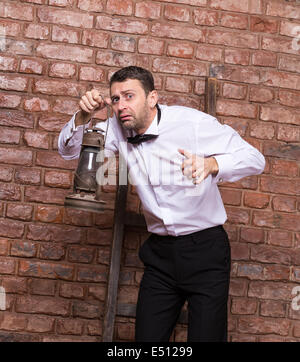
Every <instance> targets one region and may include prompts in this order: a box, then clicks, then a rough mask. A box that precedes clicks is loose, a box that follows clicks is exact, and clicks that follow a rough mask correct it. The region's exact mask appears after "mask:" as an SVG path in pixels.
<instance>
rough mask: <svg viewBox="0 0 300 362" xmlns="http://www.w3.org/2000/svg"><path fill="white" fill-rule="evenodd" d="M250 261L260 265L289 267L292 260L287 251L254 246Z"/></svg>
mask: <svg viewBox="0 0 300 362" xmlns="http://www.w3.org/2000/svg"><path fill="white" fill-rule="evenodd" d="M250 259H251V260H255V261H258V262H261V263H274V264H279V265H291V262H292V258H291V253H290V250H289V249H282V248H275V247H274V246H269V245H255V246H254V247H252V248H251V253H250Z"/></svg>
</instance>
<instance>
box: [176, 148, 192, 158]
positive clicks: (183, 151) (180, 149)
mask: <svg viewBox="0 0 300 362" xmlns="http://www.w3.org/2000/svg"><path fill="white" fill-rule="evenodd" d="M178 152H179V153H181V154H182V155H183V156H185V157H187V158H190V157H192V156H193V154H192V153H190V152H189V151H186V150H184V149H183V148H178Z"/></svg>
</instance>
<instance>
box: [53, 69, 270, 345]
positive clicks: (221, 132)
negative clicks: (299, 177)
mask: <svg viewBox="0 0 300 362" xmlns="http://www.w3.org/2000/svg"><path fill="white" fill-rule="evenodd" d="M105 102H106V103H108V104H110V105H111V107H112V109H113V112H114V116H113V117H112V118H110V120H109V122H110V123H109V128H108V131H107V138H106V145H105V148H106V149H107V150H110V151H113V152H117V151H118V150H119V151H120V153H122V155H123V156H124V158H125V159H126V160H127V165H128V170H129V175H130V178H131V181H132V182H133V183H134V184H135V185H136V190H137V192H138V195H139V197H140V199H141V202H142V206H143V210H144V215H145V219H146V222H147V227H148V231H149V232H151V233H152V234H151V236H150V237H149V238H148V239H147V240H146V241H145V242H144V244H143V245H142V247H141V249H140V252H139V256H140V258H141V260H142V261H143V263H144V265H145V270H144V275H143V278H142V281H141V285H140V291H139V296H138V302H137V311H136V341H138V342H147V341H149V342H165V341H168V340H169V338H170V335H171V333H172V330H173V328H174V326H175V323H176V320H177V318H178V315H179V313H180V310H181V308H182V306H183V304H184V302H185V301H186V300H187V301H188V341H190V342H194V341H226V340H227V300H228V287H229V276H230V246H229V242H228V236H227V233H226V232H225V230H224V228H223V226H222V225H223V224H224V222H225V221H226V212H225V209H224V205H223V203H222V199H221V196H220V193H219V190H218V186H217V184H218V183H219V182H222V181H231V182H232V181H236V180H238V179H240V178H242V177H245V176H249V175H254V174H259V173H261V172H262V171H263V170H264V166H265V160H264V157H263V156H262V154H261V153H259V152H258V151H257V150H256V149H255V148H254V147H252V146H251V145H249V144H248V143H247V142H245V141H244V140H243V139H242V138H241V137H240V136H239V135H238V134H237V132H235V131H234V130H233V129H232V128H230V127H229V126H227V125H221V124H220V123H219V122H218V121H217V120H216V119H215V118H214V117H212V116H210V115H208V114H205V113H203V112H200V111H198V110H195V109H192V108H187V107H181V106H166V105H160V104H158V94H157V91H156V90H155V89H154V82H153V77H152V74H151V73H150V72H148V71H147V70H145V69H143V68H139V67H126V68H123V69H121V70H119V71H118V72H116V73H114V75H113V76H112V78H111V80H110V99H108V98H107V99H106V100H105ZM105 102H104V100H103V98H102V96H101V95H100V93H99V92H98V91H97V90H95V89H94V90H92V91H89V92H87V93H86V94H85V95H84V96H83V97H82V98H81V100H80V102H79V106H80V111H79V112H77V113H76V114H75V115H74V116H73V117H72V119H71V120H70V122H68V123H67V124H66V125H65V127H64V128H63V130H62V131H61V134H60V136H59V152H60V154H61V155H62V156H63V157H64V158H66V159H72V158H76V157H78V155H79V151H80V140H81V137H82V125H84V124H86V123H87V122H88V121H89V120H90V118H91V115H92V113H93V111H94V110H95V109H101V108H104V107H105Z"/></svg>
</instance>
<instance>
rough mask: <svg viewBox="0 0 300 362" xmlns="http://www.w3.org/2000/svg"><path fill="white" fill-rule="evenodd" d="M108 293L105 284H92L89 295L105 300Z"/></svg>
mask: <svg viewBox="0 0 300 362" xmlns="http://www.w3.org/2000/svg"><path fill="white" fill-rule="evenodd" d="M105 295H106V288H105V286H104V285H101V286H97V285H90V286H89V287H88V296H89V297H92V298H93V299H96V300H100V301H104V300H105Z"/></svg>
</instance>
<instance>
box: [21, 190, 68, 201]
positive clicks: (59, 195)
mask: <svg viewBox="0 0 300 362" xmlns="http://www.w3.org/2000/svg"><path fill="white" fill-rule="evenodd" d="M69 193H70V191H68V190H62V189H49V188H47V187H43V186H41V187H36V186H26V188H25V196H24V198H25V201H26V202H38V203H43V204H44V203H46V204H59V205H63V203H64V199H65V197H66V196H67V195H68V194H69Z"/></svg>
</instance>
